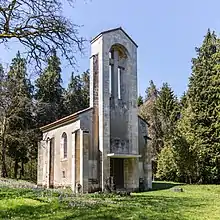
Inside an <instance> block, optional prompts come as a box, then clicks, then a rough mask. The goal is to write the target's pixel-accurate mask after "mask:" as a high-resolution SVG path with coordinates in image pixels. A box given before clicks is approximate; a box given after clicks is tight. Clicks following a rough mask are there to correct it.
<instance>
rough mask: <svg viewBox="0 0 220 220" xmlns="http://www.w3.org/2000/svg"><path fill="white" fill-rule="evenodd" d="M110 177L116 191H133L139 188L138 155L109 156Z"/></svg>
mask: <svg viewBox="0 0 220 220" xmlns="http://www.w3.org/2000/svg"><path fill="white" fill-rule="evenodd" d="M108 156H109V157H110V158H109V159H110V177H111V179H112V180H113V183H114V185H115V188H116V190H130V191H134V190H136V189H137V188H138V187H139V157H140V155H118V154H109V155H108Z"/></svg>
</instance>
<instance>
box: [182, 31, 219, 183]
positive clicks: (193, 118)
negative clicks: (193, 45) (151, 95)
mask: <svg viewBox="0 0 220 220" xmlns="http://www.w3.org/2000/svg"><path fill="white" fill-rule="evenodd" d="M219 46H220V44H219V40H218V39H217V37H216V35H215V34H214V33H211V32H210V30H208V33H207V35H206V36H205V39H204V41H203V44H202V46H201V47H200V48H197V49H196V51H197V58H194V59H193V60H192V63H193V65H192V75H191V77H190V81H189V89H188V91H187V94H186V95H187V100H188V104H187V106H186V108H187V109H188V112H189V108H190V115H186V114H185V115H183V116H182V120H183V127H184V125H185V124H186V121H187V123H188V127H190V132H188V131H185V132H184V135H185V137H186V139H188V140H190V144H191V151H193V152H194V154H196V161H197V165H196V168H197V172H196V173H197V181H199V182H202V183H214V182H219V181H220V125H219V124H220V119H219V118H220V117H219V110H220V101H219V100H220V96H219V94H220V81H219V79H220V68H219V61H220V47H219ZM187 109H186V110H185V111H187ZM186 118H188V120H186ZM184 122H185V124H184ZM186 127H187V126H186Z"/></svg>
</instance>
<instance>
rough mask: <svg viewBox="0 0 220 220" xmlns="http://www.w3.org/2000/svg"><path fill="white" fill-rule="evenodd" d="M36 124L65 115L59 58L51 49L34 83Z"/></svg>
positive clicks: (46, 122) (43, 123)
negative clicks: (49, 55) (45, 63)
mask: <svg viewBox="0 0 220 220" xmlns="http://www.w3.org/2000/svg"><path fill="white" fill-rule="evenodd" d="M35 87H36V93H35V99H36V101H37V119H38V125H39V127H40V126H43V125H46V124H48V123H51V122H54V121H55V120H57V119H60V118H61V117H63V116H64V115H65V109H64V104H63V101H64V97H63V95H64V89H63V87H62V78H61V68H60V59H59V58H58V56H57V54H56V51H55V50H53V53H52V55H51V57H50V58H49V59H48V65H47V67H46V69H45V71H44V72H43V73H42V74H41V75H40V76H39V78H38V79H37V80H36V83H35Z"/></svg>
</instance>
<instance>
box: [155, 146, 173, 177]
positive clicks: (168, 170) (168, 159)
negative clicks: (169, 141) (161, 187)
mask: <svg viewBox="0 0 220 220" xmlns="http://www.w3.org/2000/svg"><path fill="white" fill-rule="evenodd" d="M157 164H158V165H157V173H156V177H157V178H159V179H160V180H166V181H177V166H176V161H175V152H174V149H173V147H172V146H170V145H166V146H164V148H163V149H162V150H161V152H160V154H159V157H158V163H157Z"/></svg>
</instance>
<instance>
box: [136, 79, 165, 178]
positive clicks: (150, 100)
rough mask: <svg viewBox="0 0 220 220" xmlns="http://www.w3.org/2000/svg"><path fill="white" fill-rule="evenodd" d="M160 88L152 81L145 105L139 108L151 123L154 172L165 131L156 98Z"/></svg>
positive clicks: (147, 91)
mask: <svg viewBox="0 0 220 220" xmlns="http://www.w3.org/2000/svg"><path fill="white" fill-rule="evenodd" d="M158 93H159V92H158V89H157V88H156V86H155V84H154V83H153V81H150V86H149V87H148V88H147V89H146V99H145V102H144V104H143V105H141V106H140V108H139V114H140V115H141V116H142V117H143V118H144V119H145V120H146V121H147V122H148V123H149V124H150V126H149V128H148V134H149V137H150V138H151V141H150V145H149V147H150V148H151V149H152V157H153V173H154V174H155V173H156V167H157V164H156V161H157V158H158V154H159V152H160V151H161V149H162V147H163V138H162V137H163V133H162V127H161V121H160V118H159V116H158V110H157V108H156V100H157V98H158Z"/></svg>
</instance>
